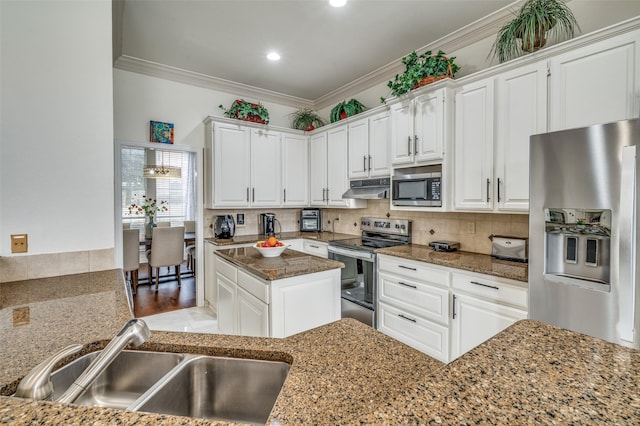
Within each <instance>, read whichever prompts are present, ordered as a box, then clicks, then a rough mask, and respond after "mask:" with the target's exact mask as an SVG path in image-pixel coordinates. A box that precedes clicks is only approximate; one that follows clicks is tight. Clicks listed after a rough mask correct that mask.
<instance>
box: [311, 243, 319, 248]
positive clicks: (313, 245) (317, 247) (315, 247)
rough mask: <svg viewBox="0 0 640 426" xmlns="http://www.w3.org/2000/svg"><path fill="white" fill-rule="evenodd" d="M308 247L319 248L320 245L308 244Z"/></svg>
mask: <svg viewBox="0 0 640 426" xmlns="http://www.w3.org/2000/svg"><path fill="white" fill-rule="evenodd" d="M309 247H312V248H317V249H319V248H320V246H314V245H313V244H309Z"/></svg>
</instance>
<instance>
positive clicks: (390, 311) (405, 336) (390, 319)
mask: <svg viewBox="0 0 640 426" xmlns="http://www.w3.org/2000/svg"><path fill="white" fill-rule="evenodd" d="M378 307H379V312H378V331H381V332H383V333H384V334H386V335H388V336H391V337H393V338H394V339H397V340H399V341H401V342H403V343H405V344H407V345H409V346H411V347H412V348H414V349H417V350H419V351H421V352H424V353H425V354H427V355H430V356H432V357H434V358H436V359H438V360H440V361H442V362H448V361H449V359H448V358H449V328H448V327H443V326H442V325H439V324H436V323H434V322H431V321H429V320H427V319H424V318H421V317H419V316H417V315H413V314H410V313H408V312H405V311H403V310H401V309H397V308H395V307H393V306H390V305H387V304H385V303H382V302H379V304H378Z"/></svg>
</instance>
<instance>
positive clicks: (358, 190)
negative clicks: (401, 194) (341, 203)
mask: <svg viewBox="0 0 640 426" xmlns="http://www.w3.org/2000/svg"><path fill="white" fill-rule="evenodd" d="M390 185H391V179H390V178H379V179H364V180H352V181H351V183H350V185H349V186H350V188H349V190H348V191H347V192H345V193H344V194H342V198H344V199H350V198H354V199H360V200H381V199H383V198H389V190H390Z"/></svg>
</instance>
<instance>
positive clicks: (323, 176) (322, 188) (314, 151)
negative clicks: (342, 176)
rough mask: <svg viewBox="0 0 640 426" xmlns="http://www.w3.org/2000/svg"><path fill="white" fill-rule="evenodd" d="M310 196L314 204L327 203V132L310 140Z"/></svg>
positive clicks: (323, 204)
mask: <svg viewBox="0 0 640 426" xmlns="http://www.w3.org/2000/svg"><path fill="white" fill-rule="evenodd" d="M309 182H310V185H309V187H310V190H309V197H310V199H311V205H312V206H325V205H326V204H327V195H326V194H327V133H326V132H322V133H318V134H315V135H313V136H311V140H310V141H309Z"/></svg>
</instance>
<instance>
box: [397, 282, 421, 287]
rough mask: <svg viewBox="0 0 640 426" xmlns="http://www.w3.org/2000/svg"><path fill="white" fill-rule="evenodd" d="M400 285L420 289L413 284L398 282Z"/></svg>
mask: <svg viewBox="0 0 640 426" xmlns="http://www.w3.org/2000/svg"><path fill="white" fill-rule="evenodd" d="M398 284H400V285H403V286H405V287H411V288H418V286H415V285H413V284H407V283H403V282H402V281H398Z"/></svg>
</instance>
